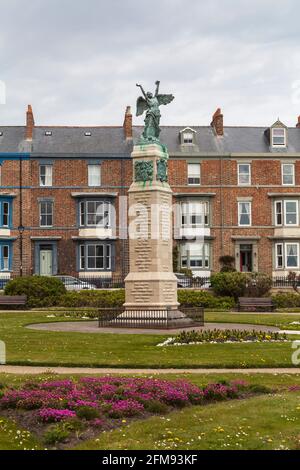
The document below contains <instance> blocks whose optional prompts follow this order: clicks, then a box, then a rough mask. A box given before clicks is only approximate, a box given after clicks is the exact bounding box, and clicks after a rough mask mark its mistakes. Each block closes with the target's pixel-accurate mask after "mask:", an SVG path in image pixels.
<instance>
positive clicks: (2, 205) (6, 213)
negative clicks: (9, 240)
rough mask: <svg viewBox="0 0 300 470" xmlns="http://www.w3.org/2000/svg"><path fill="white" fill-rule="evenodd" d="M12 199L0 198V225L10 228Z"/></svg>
mask: <svg viewBox="0 0 300 470" xmlns="http://www.w3.org/2000/svg"><path fill="white" fill-rule="evenodd" d="M11 212H12V201H11V200H5V199H3V200H1V199H0V227H2V228H11V226H12V213H11Z"/></svg>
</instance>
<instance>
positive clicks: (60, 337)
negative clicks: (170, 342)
mask: <svg viewBox="0 0 300 470" xmlns="http://www.w3.org/2000/svg"><path fill="white" fill-rule="evenodd" d="M232 315H233V314H229V315H228V321H230V320H231V319H232ZM247 317H248V315H247ZM253 317H257V318H253V323H260V321H261V322H262V323H265V324H266V323H268V324H274V322H275V321H278V319H277V316H276V317H275V318H271V317H270V318H269V317H267V318H266V319H265V316H263V318H261V319H260V318H259V317H260V316H255V315H253ZM224 318H225V314H219V313H218V314H217V313H212V314H208V315H207V321H222V322H223V321H225V320H224ZM233 318H234V320H235V321H236V322H242V321H244V322H245V323H247V319H248V318H246V317H244V316H243V315H238V314H234V317H233ZM296 318H298V317H296ZM296 318H295V321H296ZM299 318H300V317H299ZM299 318H298V319H299ZM63 320H66V319H64V318H57V319H56V320H55V321H63ZM251 320H252V318H251ZM49 321H53V319H49V318H47V313H38V312H19V313H13V312H6V313H1V315H0V340H2V341H4V342H5V343H6V348H7V362H8V364H14V365H27V366H28V365H42V366H49V367H54V366H61V365H65V366H70V367H71V366H86V367H116V368H117V367H130V368H170V367H172V368H197V367H216V368H239V367H241V368H249V367H292V366H293V364H292V362H291V356H292V352H293V351H292V348H291V343H290V342H288V343H246V344H203V345H198V346H185V347H180V348H176V347H163V348H158V347H157V344H158V343H159V342H162V341H163V340H164V339H166V338H167V337H168V336H169V335H168V334H166V336H158V335H129V334H115V335H114V334H87V333H72V332H50V331H49V332H47V331H35V330H29V329H27V328H25V326H26V325H27V324H30V323H42V322H49ZM280 321H282V322H287V321H290V318H286V316H285V317H284V318H283V319H282V320H280Z"/></svg>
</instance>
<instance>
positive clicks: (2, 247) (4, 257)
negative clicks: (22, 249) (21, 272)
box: [0, 242, 12, 272]
mask: <svg viewBox="0 0 300 470" xmlns="http://www.w3.org/2000/svg"><path fill="white" fill-rule="evenodd" d="M11 265H12V244H11V243H9V242H2V243H1V244H0V271H2V272H5V271H11V268H12V266H11Z"/></svg>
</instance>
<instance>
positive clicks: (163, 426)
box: [76, 393, 300, 450]
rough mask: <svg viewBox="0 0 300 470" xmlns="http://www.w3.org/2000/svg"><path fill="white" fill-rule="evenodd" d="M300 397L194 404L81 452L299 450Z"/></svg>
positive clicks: (138, 424) (105, 437) (114, 434)
mask: <svg viewBox="0 0 300 470" xmlns="http://www.w3.org/2000/svg"><path fill="white" fill-rule="evenodd" d="M299 421H300V397H299V394H296V393H278V394H275V395H271V396H264V395H262V396H259V397H255V398H250V399H247V400H245V401H243V400H235V401H230V402H223V403H218V404H213V405H209V406H204V407H203V406H193V407H191V408H187V409H184V410H182V411H176V412H173V413H172V414H170V415H168V416H164V417H161V416H155V417H152V418H150V419H148V420H146V421H143V422H138V421H136V422H134V423H132V424H130V425H129V426H124V427H123V428H122V429H118V430H114V431H112V432H107V433H103V434H101V435H100V436H99V437H98V438H97V439H96V440H93V441H90V442H85V443H83V444H80V445H79V446H78V447H76V449H80V450H84V449H85V450H87V449H89V450H100V449H105V450H125V449H127V450H137V449H142V450H147V449H151V450H186V449H191V450H233V449H234V450H271V449H296V448H298V449H299V447H300V431H299V429H300V427H299Z"/></svg>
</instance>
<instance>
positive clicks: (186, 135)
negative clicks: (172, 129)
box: [180, 127, 196, 145]
mask: <svg viewBox="0 0 300 470" xmlns="http://www.w3.org/2000/svg"><path fill="white" fill-rule="evenodd" d="M195 136H196V131H195V130H194V129H191V128H190V127H186V128H185V129H183V130H182V131H181V132H180V143H181V145H195Z"/></svg>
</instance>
